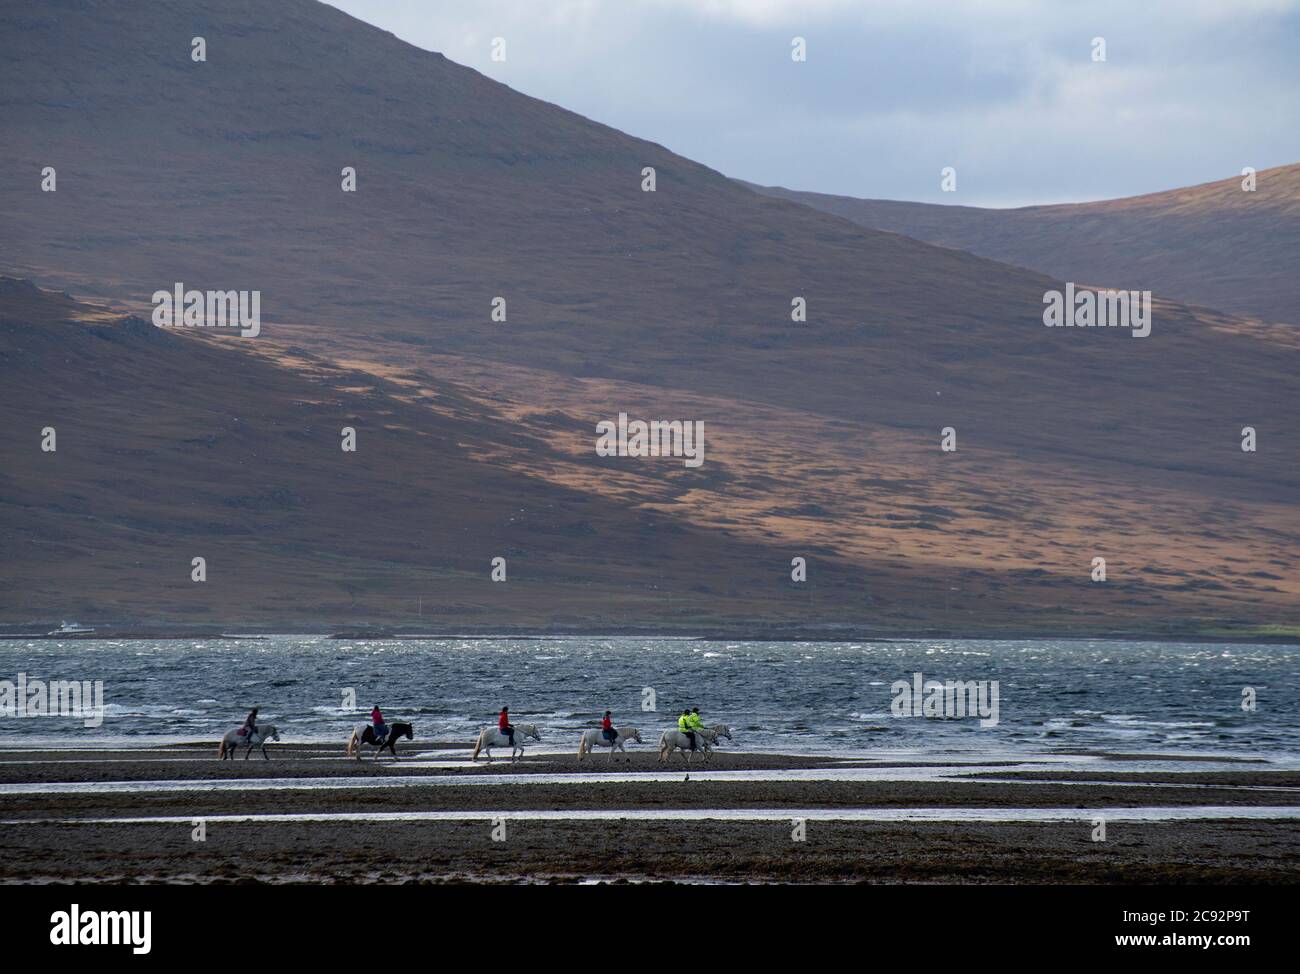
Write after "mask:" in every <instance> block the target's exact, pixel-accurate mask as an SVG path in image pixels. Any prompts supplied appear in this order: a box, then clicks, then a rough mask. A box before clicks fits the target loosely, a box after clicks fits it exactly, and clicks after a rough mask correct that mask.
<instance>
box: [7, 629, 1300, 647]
mask: <svg viewBox="0 0 1300 974" xmlns="http://www.w3.org/2000/svg"><path fill="white" fill-rule="evenodd" d="M242 628H247V629H248V631H247V632H237V633H231V632H230V631H229V630H231V629H242ZM295 636H297V637H325V638H328V639H336V640H344V641H347V640H385V641H387V640H411V641H421V640H424V641H432V640H464V641H472V640H492V641H497V642H510V641H520V642H528V641H537V642H545V641H550V640H566V639H647V640H656V641H684V642H742V643H743V642H751V643H753V642H761V643H825V642H830V643H836V642H855V643H864V642H870V643H890V642H911V641H917V640H927V639H942V640H972V641H976V640H982V641H1016V640H1020V641H1027V642H1032V641H1046V640H1052V641H1054V642H1134V643H1166V642H1172V643H1231V644H1237V645H1241V644H1247V645H1250V644H1253V645H1285V646H1293V645H1300V631H1298V632H1296V633H1267V634H1239V633H1231V634H1217V633H1215V634H1207V633H1205V632H1202V631H1190V632H1181V633H1180V632H1173V631H1171V632H1163V631H1162V632H1149V631H1140V632H1114V631H1109V632H1097V633H1080V632H1077V631H1070V632H1053V631H1030V630H1006V631H999V630H994V631H990V630H980V631H977V632H957V631H950V630H944V629H917V630H900V631H894V630H890V631H887V632H879V631H872V630H866V629H845V630H843V631H833V632H828V631H825V630H821V629H816V630H806V629H797V630H790V629H782V630H778V631H775V632H763V631H759V630H753V629H743V630H699V631H695V632H681V631H676V630H674V631H668V632H665V631H660V630H654V629H641V628H636V627H629V628H627V629H613V630H610V629H599V630H582V629H565V630H563V631H561V630H554V631H552V630H544V629H536V630H517V631H516V630H507V631H504V632H502V631H497V630H482V631H476V630H472V629H471V630H463V629H459V630H455V631H447V632H443V631H431V632H423V631H420V632H417V631H410V630H407V629H400V628H395V627H394V628H382V629H376V630H375V631H364V630H356V629H347V628H344V629H336V628H332V627H320V628H311V627H303V628H298V629H293V630H285V631H281V630H277V629H262V628H259V627H257V626H250V627H241V626H226V627H204V628H201V629H190V628H186V627H159V628H151V627H127V626H124V627H123V628H121V629H114V628H112V627H108V626H98V627H96V631H95V632H94V633H93V634H63V635H58V634H55V633H52V632H49V631H46V632H43V633H42V632H12V631H8V632H6V631H0V640H20V641H37V640H48V641H51V642H74V641H75V642H97V641H116V640H122V639H158V640H181V639H203V640H232V641H238V640H249V639H275V638H285V637H295Z"/></svg>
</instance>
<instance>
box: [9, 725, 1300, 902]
mask: <svg viewBox="0 0 1300 974" xmlns="http://www.w3.org/2000/svg"><path fill="white" fill-rule="evenodd" d="M209 750H210V748H203V749H201V750H200V749H199V748H197V747H162V748H153V749H148V750H145V749H139V748H135V749H133V748H118V749H88V750H84V751H80V752H78V751H67V750H49V749H42V748H27V749H22V748H21V747H6V748H5V749H4V750H0V821H2V822H3V823H4V825H5V827H4V828H3V829H0V852H3V855H0V884H21V883H30V882H42V883H66V882H75V883H184V884H201V885H209V884H228V883H241V884H243V883H262V884H284V883H323V884H334V883H343V884H371V883H379V884H395V883H416V884H423V883H435V884H444V883H455V884H469V883H472V884H495V883H510V884H517V883H530V884H531V883H575V882H615V883H643V882H648V883H661V882H664V883H733V882H735V883H780V884H785V883H796V884H806V883H816V884H840V883H870V884H897V883H936V882H938V883H969V884H1002V883H1041V884H1051V883H1067V884H1112V885H1143V884H1167V883H1173V884H1180V883H1216V884H1225V885H1236V884H1244V883H1250V884H1262V883H1295V882H1296V881H1297V879H1300V829H1297V828H1296V824H1297V823H1296V818H1297V817H1300V769H1297V770H1288V769H1282V768H1279V767H1277V766H1275V765H1270V764H1268V763H1267V762H1261V761H1253V760H1242V759H1237V760H1233V759H1231V758H1226V757H1220V756H1214V757H1206V758H1205V759H1204V760H1200V761H1196V760H1187V759H1186V758H1183V759H1180V758H1179V757H1177V756H1159V755H1143V754H1127V753H1123V752H1113V753H1105V754H1094V755H1090V756H1088V758H1087V759H1086V760H1082V761H1074V762H1071V761H1070V760H1068V759H1065V758H1064V756H1062V755H1056V756H1053V755H1051V754H1044V755H1041V756H1040V757H1039V759H1037V760H1021V761H1014V760H1013V761H998V760H997V759H995V758H992V757H990V759H989V760H987V761H986V762H984V763H982V764H979V763H970V762H967V761H962V760H956V761H952V760H949V761H944V760H942V759H939V758H936V757H923V758H918V757H915V756H912V757H911V758H909V759H901V760H900V759H897V758H892V759H891V758H888V757H885V756H882V758H883V759H875V760H873V759H869V758H843V757H840V758H837V757H830V756H821V755H818V756H813V755H789V754H773V753H759V752H741V751H729V750H719V751H716V752H715V753H714V754H713V755H712V757H711V759H710V760H709V761H707V762H704V761H698V762H692V766H691V767H689V768H687V767H686V766H685V765H684V763H683V761H682V760H681V759H680V758H678V759H677V760H676V761H675V762H673V763H671V764H669V765H667V766H665V765H661V764H660V763H659V762H658V760H657V755H656V753H655V749H654V748H653V747H645V748H637V749H635V750H634V751H631V752H629V756H628V757H629V759H628V760H627V761H619V762H618V763H611V762H610V760H609V757H608V755H597V756H594V757H592V758H588V759H587V760H586V761H583V762H578V761H577V760H576V757H575V756H574V755H572V754H567V755H566V754H563V753H554V752H551V753H544V754H543V753H531V754H527V755H525V757H523V758H522V759H521V760H520V762H519V763H518V764H516V765H511V764H510V763H509V762H508V761H504V760H501V759H500V758H498V760H496V761H494V762H493V763H492V764H485V763H483V762H482V761H480V762H479V763H478V764H473V763H471V762H470V761H469V760H468V757H467V756H466V754H465V745H463V744H443V745H441V746H435V745H432V744H425V745H421V746H414V745H413V746H410V747H408V748H404V749H402V753H403V755H404V756H403V758H402V759H401V760H399V761H392V760H391V759H387V760H384V761H380V762H376V761H375V760H373V759H372V758H366V759H364V760H362V761H357V760H355V759H350V758H347V757H344V756H343V755H342V753H341V748H340V747H338V746H333V747H324V746H321V745H312V744H297V743H295V744H287V745H274V746H272V747H271V749H270V751H271V755H272V757H271V759H270V760H263V759H261V758H260V757H255V758H253V759H251V760H248V761H245V760H243V759H240V760H237V761H218V760H217V759H216V758H215V755H214V754H211V753H208V752H209ZM419 754H425V755H428V758H425V759H423V760H422V759H421V758H420V757H418V756H417V755H419ZM602 757H603V758H604V759H603V760H602ZM430 758H431V759H432V760H430ZM1099 822H1104V824H1105V827H1104V830H1103V831H1104V832H1105V836H1104V839H1103V840H1098V839H1097V837H1096V829H1097V826H1098V823H1099ZM199 832H201V833H202V837H201V838H197V839H196V838H195V836H196V834H198V833H199Z"/></svg>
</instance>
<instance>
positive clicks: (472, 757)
mask: <svg viewBox="0 0 1300 974" xmlns="http://www.w3.org/2000/svg"><path fill="white" fill-rule="evenodd" d="M482 747H483V735H482V734H479V736H478V740H477V741H475V742H474V753H473V754H471V755H470V756H469V759H470V760H471V761H477V760H478V752H479V750H480V749H481V748H482Z"/></svg>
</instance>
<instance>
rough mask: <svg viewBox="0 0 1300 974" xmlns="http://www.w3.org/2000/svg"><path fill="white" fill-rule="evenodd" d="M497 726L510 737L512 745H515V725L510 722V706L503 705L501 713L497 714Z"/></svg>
mask: <svg viewBox="0 0 1300 974" xmlns="http://www.w3.org/2000/svg"><path fill="white" fill-rule="evenodd" d="M497 727H498V728H499V729H500V730H501V733H502V734H505V735H506V736H507V737H509V738H510V746H511V747H514V746H515V726H514V724H512V723H510V708H509V707H502V708H501V713H500V714H498V715H497Z"/></svg>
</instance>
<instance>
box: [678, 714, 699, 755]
mask: <svg viewBox="0 0 1300 974" xmlns="http://www.w3.org/2000/svg"><path fill="white" fill-rule="evenodd" d="M677 729H678V730H679V731H681V732H682V733H683V734H685V735H686V737H687V739H688V740H689V741H690V742H691V750H692V751H694V750H695V727H694V725H692V724H691V712H690V711H689V710H683V711H682V715H681V716H680V717H678V718H677Z"/></svg>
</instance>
